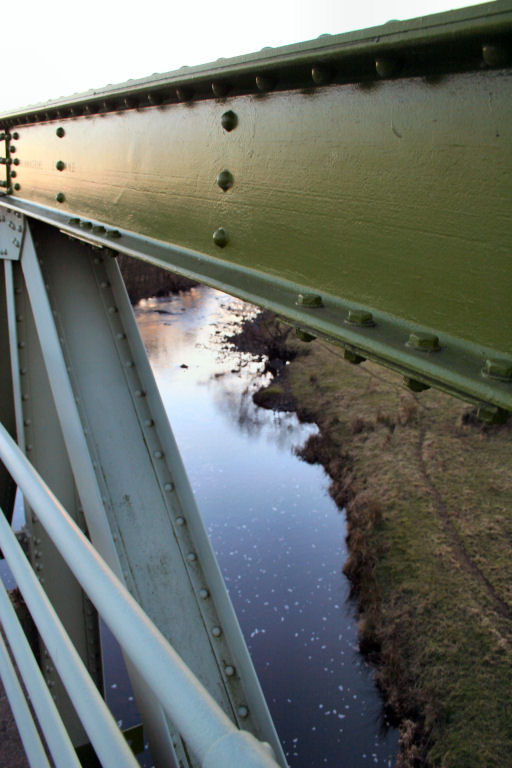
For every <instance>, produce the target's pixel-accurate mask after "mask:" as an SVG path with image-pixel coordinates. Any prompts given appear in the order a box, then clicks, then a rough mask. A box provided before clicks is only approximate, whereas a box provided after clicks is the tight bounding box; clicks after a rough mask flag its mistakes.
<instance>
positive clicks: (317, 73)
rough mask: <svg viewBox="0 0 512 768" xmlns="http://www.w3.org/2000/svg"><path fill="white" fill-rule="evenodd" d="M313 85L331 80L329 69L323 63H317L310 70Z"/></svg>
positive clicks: (323, 83)
mask: <svg viewBox="0 0 512 768" xmlns="http://www.w3.org/2000/svg"><path fill="white" fill-rule="evenodd" d="M311 77H312V78H313V82H314V83H315V85H327V84H328V83H329V82H330V81H331V71H330V69H329V67H326V66H325V65H324V64H317V65H315V66H314V67H313V68H312V70H311Z"/></svg>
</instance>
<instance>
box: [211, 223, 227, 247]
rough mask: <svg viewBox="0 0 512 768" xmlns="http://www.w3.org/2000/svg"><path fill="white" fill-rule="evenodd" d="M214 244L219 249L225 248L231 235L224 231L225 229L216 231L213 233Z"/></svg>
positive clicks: (221, 228) (220, 228)
mask: <svg viewBox="0 0 512 768" xmlns="http://www.w3.org/2000/svg"><path fill="white" fill-rule="evenodd" d="M213 242H214V243H215V245H217V246H218V247H219V248H225V247H226V245H227V244H228V243H229V235H228V233H227V232H226V230H225V229H224V227H219V229H216V230H215V232H214V233H213Z"/></svg>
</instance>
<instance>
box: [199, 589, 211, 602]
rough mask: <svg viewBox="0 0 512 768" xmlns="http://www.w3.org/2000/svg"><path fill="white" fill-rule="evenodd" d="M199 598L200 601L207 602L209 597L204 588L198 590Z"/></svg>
mask: <svg viewBox="0 0 512 768" xmlns="http://www.w3.org/2000/svg"><path fill="white" fill-rule="evenodd" d="M199 597H200V598H201V600H207V599H208V598H209V597H210V593H209V591H208V590H207V589H206V588H205V587H202V588H201V589H200V590H199Z"/></svg>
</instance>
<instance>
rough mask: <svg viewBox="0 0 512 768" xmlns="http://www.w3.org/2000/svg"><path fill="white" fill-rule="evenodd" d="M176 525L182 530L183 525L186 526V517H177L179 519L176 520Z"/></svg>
mask: <svg viewBox="0 0 512 768" xmlns="http://www.w3.org/2000/svg"><path fill="white" fill-rule="evenodd" d="M176 525H179V526H180V528H181V527H182V526H183V525H185V518H184V517H182V516H181V515H180V516H179V517H177V518H176Z"/></svg>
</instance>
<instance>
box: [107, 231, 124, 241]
mask: <svg viewBox="0 0 512 768" xmlns="http://www.w3.org/2000/svg"><path fill="white" fill-rule="evenodd" d="M106 237H108V238H110V239H111V240H117V239H118V238H120V237H121V233H120V232H119V230H117V229H108V230H107V234H106Z"/></svg>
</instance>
